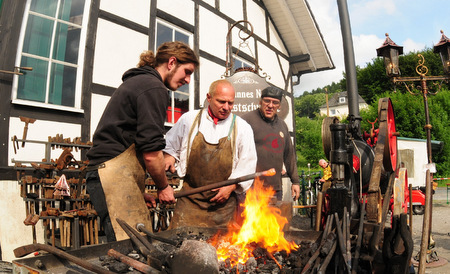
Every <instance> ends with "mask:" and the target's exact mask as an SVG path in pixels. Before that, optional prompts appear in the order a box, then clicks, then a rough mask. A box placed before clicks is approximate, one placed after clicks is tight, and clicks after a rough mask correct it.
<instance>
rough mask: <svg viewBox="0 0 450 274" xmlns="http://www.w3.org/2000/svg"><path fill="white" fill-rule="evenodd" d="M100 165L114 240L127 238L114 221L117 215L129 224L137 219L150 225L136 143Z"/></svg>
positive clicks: (142, 171)
mask: <svg viewBox="0 0 450 274" xmlns="http://www.w3.org/2000/svg"><path fill="white" fill-rule="evenodd" d="M103 165H104V167H101V168H99V169H98V174H99V176H100V181H101V183H102V188H103V192H104V193H105V199H106V205H107V207H108V212H109V216H110V218H111V223H112V226H113V229H114V233H115V234H116V240H117V241H120V240H123V239H128V238H129V237H128V235H127V234H126V233H125V231H123V229H122V228H121V227H120V225H119V224H118V223H117V221H116V218H119V219H122V220H124V221H125V222H126V223H127V224H129V225H130V226H132V227H135V226H136V224H137V223H143V224H144V225H145V227H152V222H151V219H150V214H149V210H148V208H147V205H146V203H145V200H144V195H143V192H144V188H145V170H144V169H143V167H142V165H141V164H140V162H139V160H138V158H137V157H136V149H135V145H134V144H133V145H131V146H130V147H129V148H128V149H127V150H125V151H124V152H122V153H121V154H119V155H118V156H116V157H115V158H113V159H111V160H109V161H106V162H105V163H104V164H103Z"/></svg>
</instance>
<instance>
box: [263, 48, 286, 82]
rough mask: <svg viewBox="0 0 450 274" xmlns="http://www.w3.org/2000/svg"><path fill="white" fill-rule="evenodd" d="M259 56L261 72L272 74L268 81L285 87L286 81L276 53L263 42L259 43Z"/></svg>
mask: <svg viewBox="0 0 450 274" xmlns="http://www.w3.org/2000/svg"><path fill="white" fill-rule="evenodd" d="M258 56H259V66H260V67H261V69H262V71H261V72H260V74H261V75H263V73H267V75H268V76H270V79H268V80H267V81H268V82H270V83H272V84H273V85H275V86H277V87H281V88H283V89H284V84H285V83H284V79H283V75H282V74H281V70H280V65H279V63H278V59H277V56H276V54H275V53H274V52H273V51H272V50H270V49H269V48H267V47H266V46H264V45H263V44H261V43H258Z"/></svg>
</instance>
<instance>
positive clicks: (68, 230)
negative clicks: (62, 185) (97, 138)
mask: <svg viewBox="0 0 450 274" xmlns="http://www.w3.org/2000/svg"><path fill="white" fill-rule="evenodd" d="M12 141H13V143H14V146H15V148H16V146H17V149H18V148H19V146H18V144H19V142H26V143H35V144H43V145H45V159H43V161H42V162H31V161H17V160H14V159H13V160H12V162H13V163H14V164H15V169H16V170H17V180H18V183H19V185H20V195H21V197H22V198H23V200H24V201H25V209H26V216H27V217H26V219H25V220H24V224H25V225H31V226H32V233H33V242H36V224H37V223H38V222H39V220H42V224H43V226H44V239H45V242H46V243H47V244H50V245H52V246H57V247H60V248H62V249H78V248H79V247H80V246H85V245H93V244H98V243H99V232H100V235H101V233H102V228H101V227H100V225H99V224H100V223H99V220H98V216H97V213H96V211H95V209H94V208H93V206H92V204H91V202H90V199H89V195H88V194H86V182H85V179H84V175H85V174H84V170H85V168H86V167H87V161H75V160H74V158H73V155H72V154H71V151H72V150H73V149H75V150H78V149H89V148H90V147H91V144H90V143H82V142H81V141H80V139H79V138H76V139H74V140H73V141H70V139H63V137H62V135H57V136H56V137H54V138H52V137H49V141H37V140H21V139H17V138H13V140H12ZM22 147H23V146H22ZM55 148H61V149H63V152H62V154H61V156H60V157H59V158H58V159H57V160H55V161H54V160H50V161H49V160H48V159H50V155H51V149H55ZM63 175H64V176H65V177H66V180H67V184H68V186H69V188H70V196H62V195H55V185H56V183H57V182H58V180H59V179H60V178H61V177H62V176H63Z"/></svg>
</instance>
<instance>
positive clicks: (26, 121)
mask: <svg viewBox="0 0 450 274" xmlns="http://www.w3.org/2000/svg"><path fill="white" fill-rule="evenodd" d="M19 118H20V121H22V122H25V127H24V128H23V137H22V147H25V140H26V139H27V132H28V124H32V123H34V122H35V121H36V119H32V118H28V117H23V116H19Z"/></svg>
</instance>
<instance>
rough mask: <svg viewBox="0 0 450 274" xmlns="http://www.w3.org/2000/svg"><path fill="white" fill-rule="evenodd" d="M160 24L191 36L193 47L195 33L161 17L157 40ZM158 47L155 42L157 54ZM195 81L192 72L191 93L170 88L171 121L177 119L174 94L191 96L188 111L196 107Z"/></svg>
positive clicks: (168, 124) (189, 86) (167, 124)
mask: <svg viewBox="0 0 450 274" xmlns="http://www.w3.org/2000/svg"><path fill="white" fill-rule="evenodd" d="M158 24H161V25H164V26H166V27H168V28H171V29H174V30H176V31H178V32H181V33H183V34H185V35H186V36H188V37H189V47H191V48H192V47H193V44H194V41H193V40H194V34H193V33H191V32H188V31H186V30H184V29H182V28H180V27H177V26H175V25H174V24H171V23H169V22H167V21H164V20H162V19H159V18H157V19H156V26H155V42H156V41H157V33H158V29H157V28H158ZM174 39H175V38H174V37H173V35H172V41H174ZM157 48H158V45H157V44H156V43H155V48H154V49H153V50H154V52H155V54H156V50H157ZM194 83H195V78H194V74H192V75H191V81H190V83H189V84H188V90H189V91H188V92H189V93H186V92H183V91H172V90H169V91H170V93H171V96H170V98H171V100H170V107H171V108H172V111H171V115H172V117H171V121H175V96H174V94H175V93H176V92H177V93H180V94H184V95H187V96H188V98H189V109H188V111H189V110H191V109H194V99H195V98H194ZM174 124H175V123H169V122H165V123H164V125H166V126H173V125H174Z"/></svg>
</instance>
